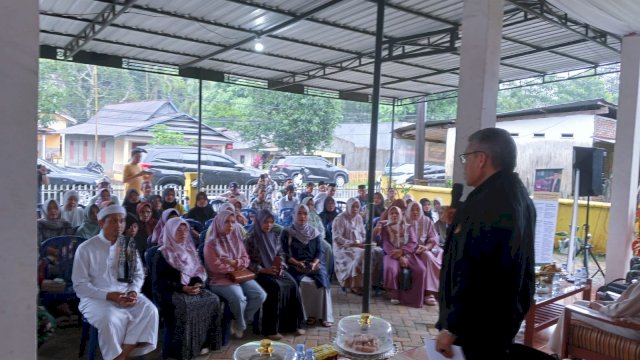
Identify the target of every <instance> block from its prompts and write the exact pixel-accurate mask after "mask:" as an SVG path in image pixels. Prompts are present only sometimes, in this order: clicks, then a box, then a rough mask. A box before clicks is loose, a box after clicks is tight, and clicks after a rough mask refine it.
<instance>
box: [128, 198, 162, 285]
mask: <svg viewBox="0 0 640 360" xmlns="http://www.w3.org/2000/svg"><path fill="white" fill-rule="evenodd" d="M136 213H137V214H138V216H137V218H138V231H137V233H136V234H135V235H134V236H133V240H134V241H135V242H136V249H138V252H139V253H140V257H141V259H142V267H143V269H144V273H145V274H148V273H149V264H147V263H146V258H145V253H146V252H147V249H148V248H149V243H150V241H151V239H150V237H151V234H153V230H154V229H155V227H156V225H157V224H158V220H156V219H154V218H153V217H152V216H151V205H150V204H149V203H147V202H140V203H138V206H137V207H136ZM142 293H143V294H145V295H146V296H147V297H150V296H152V294H151V279H150V278H149V276H147V277H146V278H145V279H144V284H143V285H142Z"/></svg>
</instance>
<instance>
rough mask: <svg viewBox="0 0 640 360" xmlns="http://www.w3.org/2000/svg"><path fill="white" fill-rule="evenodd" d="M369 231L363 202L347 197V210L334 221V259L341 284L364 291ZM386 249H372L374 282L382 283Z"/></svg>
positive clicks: (372, 275)
mask: <svg viewBox="0 0 640 360" xmlns="http://www.w3.org/2000/svg"><path fill="white" fill-rule="evenodd" d="M365 237H366V230H365V228H364V221H363V220H362V216H360V202H359V201H358V199H356V198H351V199H349V200H347V209H346V210H345V211H344V212H343V213H341V214H340V215H338V217H336V219H335V220H334V221H333V258H334V266H335V272H336V277H337V278H338V281H339V282H340V286H342V287H344V288H350V289H351V291H352V292H353V293H356V294H358V295H361V294H362V286H363V283H364V247H365V244H364V243H365ZM382 257H383V253H382V249H381V248H380V247H377V246H376V247H373V248H372V249H371V283H372V284H373V286H379V285H382V279H381V278H380V277H381V276H380V275H381V274H382Z"/></svg>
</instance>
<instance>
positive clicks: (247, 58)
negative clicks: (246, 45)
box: [216, 50, 313, 72]
mask: <svg viewBox="0 0 640 360" xmlns="http://www.w3.org/2000/svg"><path fill="white" fill-rule="evenodd" d="M216 59H223V60H229V61H235V62H240V63H244V64H250V65H256V66H264V67H269V68H277V69H281V70H282V71H283V72H290V71H294V72H300V71H303V70H305V69H307V68H309V67H310V66H313V65H310V64H308V63H304V62H297V61H291V60H286V59H279V58H275V57H269V56H264V55H261V54H255V53H248V52H245V51H238V50H231V51H228V52H225V53H223V54H220V55H219V56H216Z"/></svg>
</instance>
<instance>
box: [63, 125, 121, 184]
mask: <svg viewBox="0 0 640 360" xmlns="http://www.w3.org/2000/svg"><path fill="white" fill-rule="evenodd" d="M94 148H95V137H93V136H90V135H76V134H67V135H66V136H65V144H64V151H65V165H70V166H83V165H86V164H87V163H89V162H91V161H97V162H99V163H100V164H101V165H102V166H103V167H104V170H105V173H106V174H107V175H110V174H111V173H112V168H113V157H114V144H113V139H112V138H109V137H106V136H101V137H99V138H98V158H97V159H96V158H95V152H94Z"/></svg>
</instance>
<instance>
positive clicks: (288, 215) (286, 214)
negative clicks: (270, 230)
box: [276, 208, 293, 227]
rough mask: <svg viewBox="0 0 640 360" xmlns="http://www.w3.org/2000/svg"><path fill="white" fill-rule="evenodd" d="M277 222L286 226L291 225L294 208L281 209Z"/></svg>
mask: <svg viewBox="0 0 640 360" xmlns="http://www.w3.org/2000/svg"><path fill="white" fill-rule="evenodd" d="M276 222H277V223H278V224H279V225H282V226H284V227H286V226H289V225H291V224H292V223H293V208H284V209H280V213H279V214H278V219H277V221H276Z"/></svg>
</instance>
